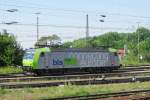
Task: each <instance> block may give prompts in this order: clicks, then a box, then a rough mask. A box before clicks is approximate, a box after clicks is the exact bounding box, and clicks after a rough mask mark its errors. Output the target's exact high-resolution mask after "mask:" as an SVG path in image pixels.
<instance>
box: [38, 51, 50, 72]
mask: <svg viewBox="0 0 150 100" xmlns="http://www.w3.org/2000/svg"><path fill="white" fill-rule="evenodd" d="M47 60H48V59H47V56H46V53H44V52H42V53H41V54H40V58H39V68H40V69H43V68H44V69H46V68H48V61H47Z"/></svg>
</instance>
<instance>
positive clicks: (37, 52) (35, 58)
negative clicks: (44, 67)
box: [23, 48, 50, 69]
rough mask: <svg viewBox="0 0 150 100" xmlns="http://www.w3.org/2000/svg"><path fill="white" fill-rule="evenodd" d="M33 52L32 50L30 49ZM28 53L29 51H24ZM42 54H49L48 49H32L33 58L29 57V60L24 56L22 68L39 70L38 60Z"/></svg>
mask: <svg viewBox="0 0 150 100" xmlns="http://www.w3.org/2000/svg"><path fill="white" fill-rule="evenodd" d="M32 50H33V49H32ZM27 52H30V49H29V50H27V51H26V53H27ZM42 52H50V49H49V48H38V49H34V53H33V57H31V59H29V58H27V57H25V56H29V55H26V53H25V56H24V58H23V66H24V67H31V69H38V68H39V64H38V62H39V58H40V55H41V53H42Z"/></svg>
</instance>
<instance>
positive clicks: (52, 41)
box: [35, 34, 61, 47]
mask: <svg viewBox="0 0 150 100" xmlns="http://www.w3.org/2000/svg"><path fill="white" fill-rule="evenodd" d="M60 45H61V38H60V37H59V36H57V35H55V34H53V35H52V36H47V37H41V38H40V39H39V40H38V42H36V44H35V46H38V47H40V46H42V47H43V46H60Z"/></svg>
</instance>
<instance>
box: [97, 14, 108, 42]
mask: <svg viewBox="0 0 150 100" xmlns="http://www.w3.org/2000/svg"><path fill="white" fill-rule="evenodd" d="M100 17H101V19H100V20H99V21H100V22H101V23H104V22H105V20H104V18H106V15H100ZM101 31H103V26H102V24H101ZM107 41H108V39H107Z"/></svg>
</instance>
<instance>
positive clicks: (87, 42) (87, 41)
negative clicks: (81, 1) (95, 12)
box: [86, 14, 89, 48]
mask: <svg viewBox="0 0 150 100" xmlns="http://www.w3.org/2000/svg"><path fill="white" fill-rule="evenodd" d="M86 47H87V48H88V47H89V18H88V14H87V15H86Z"/></svg>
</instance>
